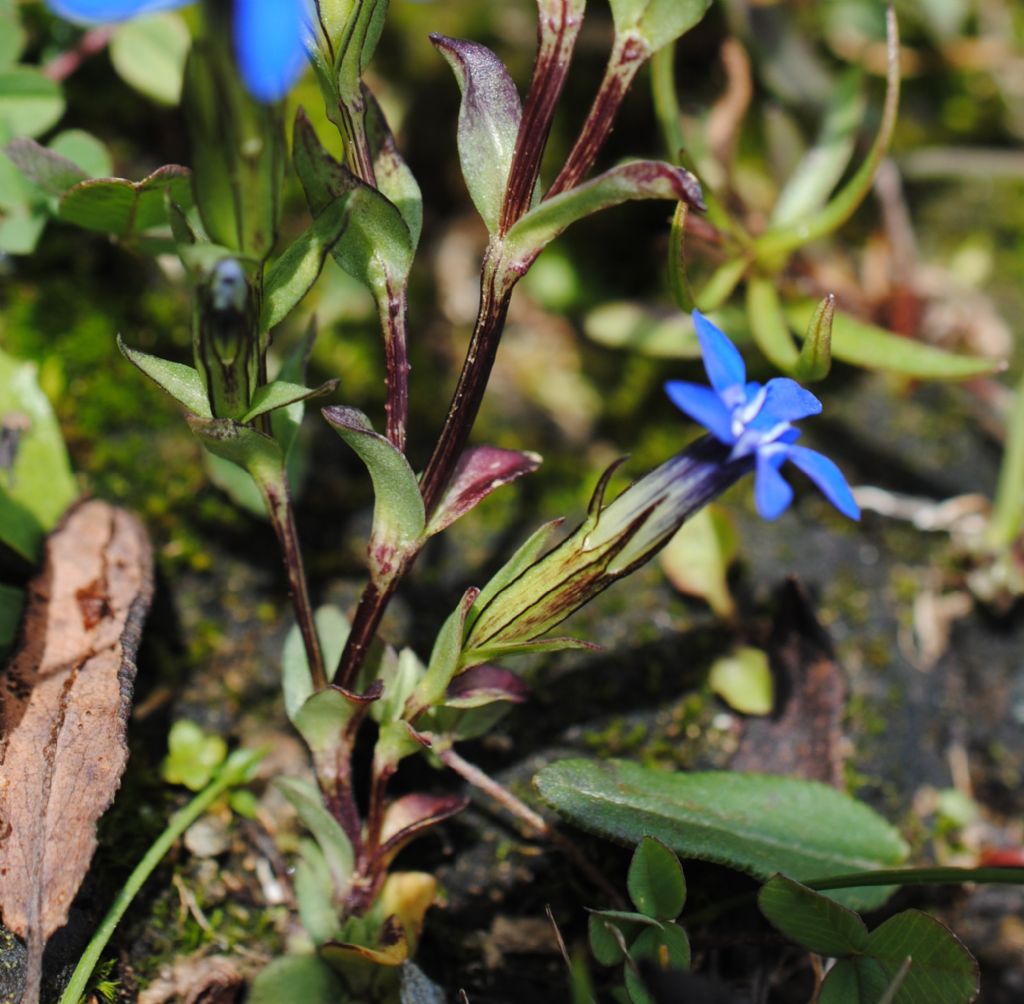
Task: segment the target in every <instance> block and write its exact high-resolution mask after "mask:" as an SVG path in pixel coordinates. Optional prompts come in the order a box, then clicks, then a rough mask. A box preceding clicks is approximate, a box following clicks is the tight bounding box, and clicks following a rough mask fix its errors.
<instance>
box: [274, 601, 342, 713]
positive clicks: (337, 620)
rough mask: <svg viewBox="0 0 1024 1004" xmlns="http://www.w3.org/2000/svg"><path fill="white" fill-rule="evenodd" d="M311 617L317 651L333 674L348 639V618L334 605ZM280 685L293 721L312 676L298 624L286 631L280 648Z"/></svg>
mask: <svg viewBox="0 0 1024 1004" xmlns="http://www.w3.org/2000/svg"><path fill="white" fill-rule="evenodd" d="M313 619H314V621H315V623H316V633H317V637H318V638H319V639H320V650H321V652H323V655H324V665H325V666H327V667H329V669H328V672H329V674H330V675H331V676H333V674H334V670H335V668H336V667H337V665H338V660H339V659H341V652H342V649H344V647H345V642H346V641H347V640H348V632H349V623H348V618H347V617H346V616H345V615H344V614H343V613H342V612H341V610H339V609H338V608H337V607H320V609H319V610H317V611H316V613H315V614H314V615H313ZM281 687H282V689H283V691H284V710H285V712H286V713H287V715H288V718H289V720H291V721H295V716H296V714H297V713H298V711H299V709H300V708H301V707H302V705H303V704H305V703H306V701H307V700H308V699H309V698H310V697H311V696H312V694H313V677H312V676H311V674H310V672H309V663H308V662H307V661H306V647H305V645H303V643H302V634H301V632H300V631H299V627H298V625H297V624H296V625H293V626H292V628H291V630H290V631H289V632H288V635H287V637H286V638H285V640H284V648H283V649H282V650H281Z"/></svg>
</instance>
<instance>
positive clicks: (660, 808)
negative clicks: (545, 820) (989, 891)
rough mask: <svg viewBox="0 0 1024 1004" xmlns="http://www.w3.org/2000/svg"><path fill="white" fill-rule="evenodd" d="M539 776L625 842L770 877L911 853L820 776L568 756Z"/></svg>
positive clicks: (855, 895) (567, 803)
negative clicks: (644, 841) (648, 843)
mask: <svg viewBox="0 0 1024 1004" xmlns="http://www.w3.org/2000/svg"><path fill="white" fill-rule="evenodd" d="M534 783H535V784H536V785H537V788H538V790H539V791H540V794H541V796H542V797H543V798H544V800H545V801H546V802H548V803H549V804H550V805H552V806H553V807H554V808H556V809H557V810H558V811H559V812H560V813H562V815H564V816H565V817H566V818H567V819H569V820H571V821H572V822H574V823H576V824H577V825H579V826H582V827H583V828H584V829H588V830H591V831H593V832H596V833H600V834H603V835H604V836H607V837H611V838H612V839H615V840H620V841H624V842H627V843H636V842H639V840H640V839H641V838H642V837H644V836H654V837H657V838H658V839H659V840H661V841H663V842H664V843H665V844H666V845H667V846H669V847H670V848H672V850H673V851H675V852H676V853H677V854H679V855H681V856H684V857H695V858H701V859H705V860H709V861H715V862H718V863H720V864H724V865H728V866H730V867H732V868H737V869H739V870H741V871H745V872H749V873H750V874H753V875H757V876H762V877H768V876H769V875H773V874H774V873H775V872H778V871H782V872H785V873H786V874H787V875H790V876H792V877H794V878H797V879H800V880H804V879H810V878H820V877H824V876H827V875H839V874H842V873H849V872H858V871H871V870H873V869H876V868H880V867H888V866H891V865H894V864H897V863H899V862H901V861H903V860H904V859H905V858H906V856H907V847H906V844H905V843H904V842H903V840H902V839H901V837H900V835H899V834H898V833H897V832H896V830H894V829H893V828H892V827H891V826H890V825H889V824H888V823H887V822H886V821H885V820H884V819H882V818H881V817H880V816H878V815H877V814H876V813H875V812H874V811H873V810H871V809H870V808H868V806H866V805H863V804H861V803H860V802H857V801H854V800H853V799H852V798H850V797H849V796H848V795H844V794H843V793H842V792H839V791H836V790H835V789H834V788H830V787H828V786H827V785H824V784H819V783H817V782H813V781H802V780H799V779H797V778H791V777H774V776H770V775H757V774H736V773H732V772H728V771H711V772H706V773H667V772H665V771H661V770H655V769H650V768H646V767H641V766H639V765H638V764H633V763H627V762H625V761H615V760H612V761H608V762H606V763H592V762H590V761H587V760H564V761H562V762H561V763H556V764H552V765H551V766H549V767H545V768H544V769H543V770H542V771H541V772H540V773H539V774H538V775H537V776H536V778H535V779H534ZM889 892H890V891H889V890H887V889H885V888H880V889H879V888H860V889H849V890H844V891H843V892H842V893H841V894H839V895H837V896H836V897H835V898H836V899H838V900H839V901H840V902H843V903H846V904H848V905H856V906H861V907H869V906H877V905H879V904H880V903H883V902H884V901H885V899H886V898H887V897H888V895H889Z"/></svg>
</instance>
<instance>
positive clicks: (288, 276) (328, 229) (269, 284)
mask: <svg viewBox="0 0 1024 1004" xmlns="http://www.w3.org/2000/svg"><path fill="white" fill-rule="evenodd" d="M349 212H350V206H349V202H348V200H347V199H345V198H344V197H343V198H340V199H335V200H334V201H333V202H332V203H330V204H329V205H328V206H327V208H325V209H324V210H323V211H322V212H321V213H320V214H319V215H318V216H317V218H316V219H315V220H314V221H313V225H312V226H311V227H310V228H309V229H308V230H307V231H306V232H305V233H303V234H302V236H301V237H299V238H297V239H296V240H295V242H294V243H293V244H292V245H291V246H290V247H289V248H288V249H287V250H286V251H285V252H284V254H282V255H281V257H280V258H278V259H277V261H275V262H274V264H273V265H271V266H270V268H269V269H268V270H267V273H266V277H265V278H264V281H263V310H262V316H261V318H260V327H261V328H262V329H263V330H264V331H269V330H270V329H271V328H273V327H274V326H275V325H277V324H280V323H281V321H283V320H284V319H285V318H286V317H287V316H288V315H289V314H290V313H291V312H292V310H294V309H295V307H296V306H298V304H299V303H300V302H301V300H302V298H303V297H304V296H305V295H306V294H307V293H308V292H309V291H310V289H312V288H313V284H314V283H315V282H316V280H317V278H318V277H319V275H320V272H321V270H322V269H323V267H324V261H325V260H326V258H327V256H328V255H329V254H330V253H331V252H332V251H333V250H334V247H335V245H336V244H337V243H338V241H339V240H340V239H341V237H342V235H343V234H344V232H345V228H346V226H347V225H348V217H349Z"/></svg>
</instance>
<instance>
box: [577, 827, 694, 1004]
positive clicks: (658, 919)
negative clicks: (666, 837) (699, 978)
mask: <svg viewBox="0 0 1024 1004" xmlns="http://www.w3.org/2000/svg"><path fill="white" fill-rule="evenodd" d="M627 886H628V889H629V898H630V899H631V900H632V901H633V905H634V906H635V907H636V910H637V912H635V913H634V912H631V911H628V910H594V911H593V912H592V913H591V914H590V950H591V952H592V953H593V955H594V958H595V959H596V960H597V961H598V962H599V963H601V965H604V966H615V965H618V964H619V963H620V962H621V963H622V964H623V965H622V976H623V983H624V986H623V987H620V988H617V989H616V991H615V992H614V997H615V998H616V1000H619V1001H623V1002H629V1004H654V998H653V997H651V995H650V994H649V993H648V992H647V988H646V987H645V986H644V982H643V979H642V977H641V975H640V964H641V963H646V964H647V965H650V966H655V967H657V968H659V969H688V968H689V966H690V941H689V939H688V938H687V936H686V932H685V931H684V930H683V929H682V928H681V927H680V926H679V924H678V923H676V920H677V918H678V917H679V914H680V913H682V911H683V905H684V903H685V902H686V878H685V877H684V875H683V869H682V866H681V865H680V864H679V859H678V858H677V857H676V856H675V854H673V852H672V851H670V850H669V849H668V848H667V847H666V846H665V845H664V844H663V843H662V842H661V841H660V840H656V839H655V838H654V837H644V838H643V840H641V841H640V844H639V845H638V846H637V849H636V851H635V853H634V854H633V860H632V861H631V862H630V865H629V877H628V879H627Z"/></svg>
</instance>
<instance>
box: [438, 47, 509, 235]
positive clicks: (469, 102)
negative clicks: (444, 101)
mask: <svg viewBox="0 0 1024 1004" xmlns="http://www.w3.org/2000/svg"><path fill="white" fill-rule="evenodd" d="M430 40H431V42H433V43H434V47H435V48H436V49H437V51H438V52H440V53H441V55H442V56H444V58H445V59H446V60H447V61H448V65H449V66H451V68H452V71H453V72H454V74H455V79H456V80H457V81H458V84H459V89H460V90H461V91H462V104H461V105H460V107H459V133H458V143H459V160H460V161H461V163H462V176H463V178H465V180H466V187H467V188H468V189H469V194H470V196H471V198H472V199H473V204H474V205H475V206H476V208H477V211H478V212H479V213H480V215H481V216H482V217H483V220H484V223H486V224H487V229H488V230H489V231H490V232H491V233H494V232H495V231H496V230H497V229H498V220H499V217H500V216H501V204H502V201H503V200H504V198H505V187H506V183H507V181H508V173H509V169H510V168H511V166H512V153H513V151H514V150H515V146H516V137H517V136H518V134H519V121H520V119H521V118H522V114H523V110H522V105H521V103H520V100H519V92H518V91H517V90H516V85H515V84H514V83H513V82H512V78H511V77H510V76H509V74H508V70H506V69H505V64H504V63H502V61H501V60H500V59H499V58H498V57H497V56H496V55H495V54H494V53H493V52H491V50H490V49H488V48H487V46H485V45H480V44H479V43H477V42H467V41H463V40H461V39H457V38H448V37H447V36H445V35H437V34H434V35H431V36H430Z"/></svg>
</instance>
